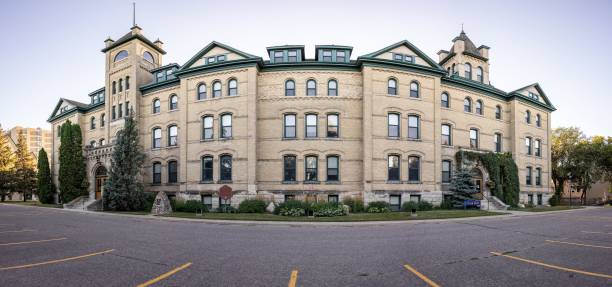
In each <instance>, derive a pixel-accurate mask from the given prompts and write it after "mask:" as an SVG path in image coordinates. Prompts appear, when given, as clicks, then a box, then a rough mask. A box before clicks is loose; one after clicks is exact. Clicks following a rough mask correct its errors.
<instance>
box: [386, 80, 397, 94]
mask: <svg viewBox="0 0 612 287" xmlns="http://www.w3.org/2000/svg"><path fill="white" fill-rule="evenodd" d="M387 94H389V95H397V80H395V79H389V82H388V83H387Z"/></svg>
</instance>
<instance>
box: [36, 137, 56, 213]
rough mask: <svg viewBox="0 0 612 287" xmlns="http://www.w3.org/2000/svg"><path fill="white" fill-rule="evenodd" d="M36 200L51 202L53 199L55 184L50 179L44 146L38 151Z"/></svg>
mask: <svg viewBox="0 0 612 287" xmlns="http://www.w3.org/2000/svg"><path fill="white" fill-rule="evenodd" d="M36 191H37V195H38V200H39V201H40V202H41V203H53V202H54V201H55V197H54V195H55V185H54V184H53V181H52V179H51V169H50V168H49V159H48V158H47V152H45V149H44V148H41V149H40V151H38V188H37V190H36Z"/></svg>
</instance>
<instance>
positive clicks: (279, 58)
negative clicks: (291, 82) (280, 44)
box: [274, 51, 284, 63]
mask: <svg viewBox="0 0 612 287" xmlns="http://www.w3.org/2000/svg"><path fill="white" fill-rule="evenodd" d="M283 60H284V57H283V51H275V52H274V63H282V62H283Z"/></svg>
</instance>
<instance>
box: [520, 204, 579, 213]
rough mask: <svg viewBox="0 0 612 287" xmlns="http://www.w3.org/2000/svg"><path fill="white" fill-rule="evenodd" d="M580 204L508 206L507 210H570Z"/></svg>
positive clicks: (577, 207)
mask: <svg viewBox="0 0 612 287" xmlns="http://www.w3.org/2000/svg"><path fill="white" fill-rule="evenodd" d="M580 208H584V207H582V206H569V205H557V206H541V207H525V208H520V207H509V208H508V210H516V211H526V212H544V211H558V210H570V209H580Z"/></svg>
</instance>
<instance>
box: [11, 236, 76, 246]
mask: <svg viewBox="0 0 612 287" xmlns="http://www.w3.org/2000/svg"><path fill="white" fill-rule="evenodd" d="M64 239H67V238H66V237H61V238H53V239H43V240H34V241H23V242H12V243H0V246H9V245H21V244H30V243H40V242H49V241H59V240H64Z"/></svg>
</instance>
